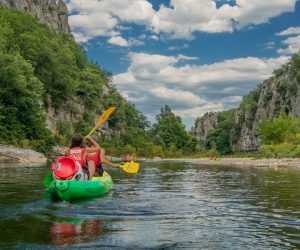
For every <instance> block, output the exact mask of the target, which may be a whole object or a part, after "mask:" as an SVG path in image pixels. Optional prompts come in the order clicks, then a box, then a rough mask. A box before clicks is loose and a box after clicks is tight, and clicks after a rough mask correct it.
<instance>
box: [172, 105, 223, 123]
mask: <svg viewBox="0 0 300 250" xmlns="http://www.w3.org/2000/svg"><path fill="white" fill-rule="evenodd" d="M223 110H224V107H223V105H222V103H214V102H207V103H206V105H204V106H201V107H194V108H190V109H174V110H173V111H174V113H176V114H177V115H179V116H180V117H183V118H190V117H191V118H194V119H196V118H198V117H201V116H203V115H204V114H205V113H206V112H210V111H223Z"/></svg>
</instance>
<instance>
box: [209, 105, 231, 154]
mask: <svg viewBox="0 0 300 250" xmlns="http://www.w3.org/2000/svg"><path fill="white" fill-rule="evenodd" d="M234 114H235V110H234V109H231V110H229V111H223V112H219V115H218V125H217V127H216V128H215V129H213V130H211V131H210V132H209V134H208V136H207V139H206V140H205V143H204V145H205V148H206V149H211V148H212V147H213V145H215V146H216V149H217V150H218V151H219V152H220V153H221V154H223V155H225V154H230V153H232V152H231V146H230V141H231V135H232V129H233V128H234Z"/></svg>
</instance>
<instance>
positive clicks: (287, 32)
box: [276, 27, 300, 36]
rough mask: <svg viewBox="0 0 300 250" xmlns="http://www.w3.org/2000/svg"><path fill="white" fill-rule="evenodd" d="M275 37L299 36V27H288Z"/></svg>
mask: <svg viewBox="0 0 300 250" xmlns="http://www.w3.org/2000/svg"><path fill="white" fill-rule="evenodd" d="M276 35H277V36H289V35H300V27H290V28H288V29H286V30H283V31H281V32H278V33H276Z"/></svg>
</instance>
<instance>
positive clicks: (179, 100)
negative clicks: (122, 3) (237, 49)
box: [114, 53, 288, 117]
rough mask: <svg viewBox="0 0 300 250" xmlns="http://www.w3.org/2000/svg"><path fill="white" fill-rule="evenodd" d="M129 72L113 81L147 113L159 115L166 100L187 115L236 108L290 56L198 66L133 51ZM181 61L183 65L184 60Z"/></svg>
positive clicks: (179, 58) (189, 60) (179, 57)
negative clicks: (136, 99)
mask: <svg viewBox="0 0 300 250" xmlns="http://www.w3.org/2000/svg"><path fill="white" fill-rule="evenodd" d="M128 57H129V60H130V66H129V68H128V70H127V71H126V72H123V73H120V74H117V75H115V76H114V84H116V86H117V87H118V89H119V90H120V91H126V96H127V98H128V99H129V100H134V99H135V98H137V97H143V98H139V102H138V103H137V102H135V103H136V104H137V106H138V107H139V108H141V109H142V110H144V111H145V113H146V114H147V115H151V114H155V113H156V114H157V113H158V112H159V109H160V107H163V106H164V105H165V104H166V103H167V104H169V105H170V106H171V107H172V109H174V111H175V112H177V114H180V115H183V116H184V117H199V116H201V115H202V114H203V113H205V112H207V111H213V110H214V111H216V110H222V109H224V108H230V107H236V106H237V105H238V104H239V102H240V101H241V99H242V96H243V95H245V94H247V93H248V92H249V91H250V90H252V89H253V88H255V87H256V85H257V84H259V83H261V82H262V81H263V80H265V79H266V78H268V77H270V76H271V75H272V72H273V70H274V69H276V68H278V67H280V66H281V65H282V64H284V63H286V62H287V61H288V57H286V56H280V57H278V58H266V59H260V58H255V57H247V58H237V59H232V60H225V61H222V62H218V63H213V64H205V65H194V64H192V62H193V60H195V58H194V57H188V56H184V55H177V56H165V55H160V54H147V53H130V54H129V55H128ZM179 62H180V64H179Z"/></svg>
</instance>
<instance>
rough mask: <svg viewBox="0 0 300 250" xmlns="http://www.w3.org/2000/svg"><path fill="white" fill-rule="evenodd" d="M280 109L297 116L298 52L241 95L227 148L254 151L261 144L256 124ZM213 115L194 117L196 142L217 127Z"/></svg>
mask: <svg viewBox="0 0 300 250" xmlns="http://www.w3.org/2000/svg"><path fill="white" fill-rule="evenodd" d="M282 108H283V109H284V110H285V112H286V113H287V114H289V115H291V116H294V117H299V116H300V55H299V54H297V55H295V56H294V57H293V58H292V59H291V61H290V62H289V63H287V64H286V65H284V66H282V67H281V68H280V69H278V70H276V71H275V72H274V75H273V76H272V77H270V78H269V79H267V80H265V81H264V82H263V83H262V84H261V85H258V86H257V88H256V89H255V90H253V91H251V92H250V93H249V95H247V96H245V97H244V98H243V100H242V103H241V105H240V106H239V107H238V108H237V109H236V111H235V116H234V121H233V123H234V126H233V128H232V129H231V131H230V145H231V150H232V151H233V152H237V151H256V150H258V149H259V147H260V145H261V139H260V135H259V130H258V127H259V125H260V124H261V123H262V122H263V121H264V120H266V119H267V118H270V119H272V118H276V117H278V115H279V113H280V110H281V109H282ZM212 114H214V115H212ZM217 114H218V113H215V112H214V113H206V114H205V115H204V116H203V117H201V118H198V119H197V120H196V122H195V126H194V129H193V132H194V134H195V135H196V137H197V139H198V142H199V144H200V143H201V142H202V141H205V140H206V139H207V136H208V135H209V133H210V132H211V131H213V130H214V129H215V128H217V126H218V120H216V117H218V115H217ZM287 129H288V128H287Z"/></svg>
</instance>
